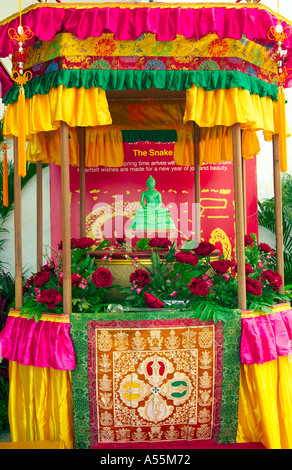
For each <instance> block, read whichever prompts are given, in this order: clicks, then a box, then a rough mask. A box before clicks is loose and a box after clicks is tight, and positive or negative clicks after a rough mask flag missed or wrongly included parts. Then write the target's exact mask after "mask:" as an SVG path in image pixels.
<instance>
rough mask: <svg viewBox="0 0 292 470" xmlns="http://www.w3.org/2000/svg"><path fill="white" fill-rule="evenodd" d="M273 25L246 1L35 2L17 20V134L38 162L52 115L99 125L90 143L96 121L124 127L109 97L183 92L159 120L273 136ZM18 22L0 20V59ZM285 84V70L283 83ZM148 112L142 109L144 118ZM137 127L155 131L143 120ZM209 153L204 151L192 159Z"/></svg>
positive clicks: (11, 124)
mask: <svg viewBox="0 0 292 470" xmlns="http://www.w3.org/2000/svg"><path fill="white" fill-rule="evenodd" d="M279 21H280V23H281V24H282V26H283V28H287V29H286V30H285V31H287V33H288V34H287V38H286V40H285V48H286V49H287V50H288V62H287V64H286V66H287V69H288V71H289V67H290V66H291V69H292V63H291V61H292V57H291V54H290V52H291V48H292V36H289V33H290V25H291V22H289V21H288V20H286V19H284V18H283V17H279ZM277 23H278V15H277V14H276V13H275V12H273V11H272V10H270V9H269V8H267V7H266V6H264V5H262V4H250V3H249V4H238V3H232V4H227V3H222V4H217V3H216V4H212V3H210V4H208V3H207V4H206V3H193V4H192V3H190V4H183V5H179V4H173V3H172V4H167V3H151V4H148V3H147V4H145V3H110V4H102V3H88V4H76V3H74V4H53V3H49V4H47V3H46V4H44V3H41V4H40V3H38V4H36V5H32V6H30V7H28V8H26V9H25V10H24V11H23V12H22V25H23V26H27V27H29V28H30V29H31V30H32V32H33V34H34V36H33V38H32V39H31V40H28V41H27V42H26V46H28V48H27V60H26V63H25V66H24V69H25V70H28V71H30V72H32V77H33V78H32V79H31V80H30V81H29V82H28V83H27V84H26V85H25V97H26V111H27V112H26V135H27V138H28V139H29V140H31V143H32V145H31V147H30V149H29V158H31V160H32V161H36V160H38V159H42V160H44V161H47V159H48V151H46V150H44V145H45V140H44V139H46V138H47V136H44V135H43V134H42V133H44V132H46V133H47V132H55V131H56V130H57V129H58V128H59V125H60V121H65V122H66V123H67V124H68V125H69V126H70V127H71V128H75V127H80V126H82V127H90V128H93V129H94V132H95V134H96V133H97V134H101V132H103V137H102V138H101V140H100V142H102V141H104V139H105V134H104V131H105V126H110V129H112V130H113V131H116V130H117V129H118V130H119V132H121V130H127V129H129V125H130V127H131V126H132V123H130V124H129V119H126V121H127V122H128V127H127V125H126V126H125V122H126V121H122V122H120V121H119V119H118V118H116V120H115V119H113V115H114V114H115V115H116V116H119V115H123V116H125V112H127V110H125V109H123V110H121V111H118V112H117V113H114V112H113V106H112V107H111V106H110V104H109V100H110V99H113V98H116V97H117V96H118V97H119V98H121V97H122V98H123V99H129V98H133V97H134V98H135V99H140V100H141V99H142V98H145V96H146V97H147V98H151V99H153V98H159V99H161V98H163V99H166V98H169V97H171V98H172V99H173V98H176V99H183V100H184V101H185V106H184V108H183V110H182V112H181V114H180V116H179V119H178V120H177V121H176V122H173V121H171V120H170V121H169V123H168V128H169V129H176V130H177V132H179V130H180V129H186V130H187V129H189V127H188V123H190V122H191V121H194V122H196V123H197V124H198V125H199V127H200V128H201V129H202V132H201V137H202V136H203V135H207V134H206V133H204V128H209V129H210V128H216V127H218V126H219V127H220V126H221V127H222V126H223V127H230V126H232V125H233V124H235V123H240V125H241V128H242V129H243V130H244V131H247V132H249V136H250V135H251V134H250V132H252V133H255V132H256V131H258V130H263V131H264V133H265V136H266V138H267V139H270V138H271V136H272V135H273V134H276V133H279V123H280V122H281V121H280V118H279V109H278V106H277V100H278V80H277V65H276V63H275V62H273V61H271V59H270V55H269V51H270V50H271V49H272V47H273V46H274V45H275V40H273V37H272V36H271V35H270V34H269V31H270V28H271V27H275V26H276V25H277ZM18 25H19V14H16V15H13V16H12V17H10V18H8V19H6V20H4V21H2V22H1V23H0V57H6V56H7V55H8V54H11V53H12V52H13V47H14V43H13V42H12V40H11V39H10V37H9V34H8V31H9V29H10V28H14V29H17V27H18ZM15 60H16V61H17V59H15ZM291 83H292V81H291V79H290V78H289V74H288V75H287V78H286V81H285V83H284V85H285V87H288V86H290V85H291ZM133 92H136V95H133ZM115 93H116V94H117V93H120V95H115ZM145 93H148V95H145ZM169 93H171V94H170V95H169ZM18 94H19V87H18V86H17V85H14V86H13V87H12V88H11V89H10V90H9V91H8V93H7V94H6V96H5V97H4V100H3V101H4V103H5V104H6V105H7V112H6V116H5V120H4V129H3V132H4V134H5V135H7V136H8V137H11V136H18V119H17V113H18V102H17V100H18ZM166 94H168V95H166ZM121 106H124V108H125V105H121ZM139 106H140V108H139ZM155 106H156V105H155ZM142 107H143V106H142V103H137V104H136V108H135V110H136V112H135V113H134V114H133V116H135V119H134V123H135V122H138V123H139V122H141V121H142V116H143V112H144V111H143V109H142ZM138 109H139V110H140V115H137V110H138ZM129 115H130V113H129V112H128V116H129ZM144 115H145V113H144ZM152 115H153V114H152V111H150V114H148V117H149V116H152ZM145 124H147V125H148V128H150V129H151V128H152V129H157V127H155V126H151V122H150V123H147V120H145ZM164 124H165V123H164ZM100 126H103V130H102V131H101V130H100ZM183 126H185V127H183ZM144 128H145V127H144ZM164 128H167V125H166V126H165V127H164ZM110 132H111V130H109V131H108V133H107V135H109V134H110ZM190 132H191V131H190ZM284 132H285V130H284ZM38 134H42V135H39V136H38ZM285 134H286V135H288V131H287V132H286V133H285ZM208 135H209V134H208ZM218 135H222V132H221V131H220V132H219V133H218V132H217V131H216V132H215V134H213V138H214V139H218ZM37 136H38V137H37ZM99 137H100V135H99ZM109 140H111V141H113V140H114V141H115V142H117V140H119V142H121V137H120V135H119V137H118V134H116V135H115V137H113V135H112V136H110V137H109ZM178 140H180V138H179V136H178ZM245 141H247V139H245ZM251 141H252V142H253V143H254V145H252V146H249V147H250V148H249V149H247V151H246V155H247V157H248V158H249V157H250V156H251V155H253V154H256V153H258V142H257V141H256V138H255V136H254V135H253V136H252V139H251ZM72 142H73V140H72ZM102 145H103V144H102ZM228 145H229V144H228ZM228 145H227V147H228ZM182 152H183V150H182ZM181 155H182V153H181ZM72 158H73V157H72ZM212 158H213V157H211V159H212ZM214 158H215V157H214ZM209 159H210V156H208V155H206V158H203V159H202V162H203V161H210V160H209ZM75 160H76V159H75ZM75 160H74V161H75ZM179 160H180V161H181V157H180V158H179ZM72 161H73V160H72ZM121 161H122V158H121ZM91 164H92V163H91ZM93 164H94V165H95V164H96V162H94V163H93ZM110 164H112V162H111V163H110ZM188 164H189V163H188Z"/></svg>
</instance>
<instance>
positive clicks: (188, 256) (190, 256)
mask: <svg viewBox="0 0 292 470" xmlns="http://www.w3.org/2000/svg"><path fill="white" fill-rule="evenodd" d="M175 260H176V261H177V262H178V263H189V264H192V265H194V266H197V264H198V262H199V258H198V257H197V255H195V254H194V253H192V252H191V251H178V252H177V253H176V254H175Z"/></svg>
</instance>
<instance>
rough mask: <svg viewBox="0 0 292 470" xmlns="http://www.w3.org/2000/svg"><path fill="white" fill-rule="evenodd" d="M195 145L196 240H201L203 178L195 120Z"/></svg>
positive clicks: (197, 127) (198, 133)
mask: <svg viewBox="0 0 292 470" xmlns="http://www.w3.org/2000/svg"><path fill="white" fill-rule="evenodd" d="M194 145H195V204H196V205H195V219H196V220H195V233H196V241H197V242H200V241H201V179H200V128H199V126H198V124H196V123H195V122H194Z"/></svg>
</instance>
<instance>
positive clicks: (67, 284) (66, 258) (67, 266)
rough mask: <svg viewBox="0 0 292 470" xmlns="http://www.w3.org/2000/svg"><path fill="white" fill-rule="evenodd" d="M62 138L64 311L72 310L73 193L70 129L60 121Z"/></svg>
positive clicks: (65, 312) (69, 312)
mask: <svg viewBox="0 0 292 470" xmlns="http://www.w3.org/2000/svg"><path fill="white" fill-rule="evenodd" d="M60 138H61V188H62V191H61V194H62V244H63V250H62V251H63V313H64V314H71V312H72V290H71V289H72V282H71V217H70V211H71V195H70V173H69V129H68V124H67V123H65V122H62V121H61V122H60Z"/></svg>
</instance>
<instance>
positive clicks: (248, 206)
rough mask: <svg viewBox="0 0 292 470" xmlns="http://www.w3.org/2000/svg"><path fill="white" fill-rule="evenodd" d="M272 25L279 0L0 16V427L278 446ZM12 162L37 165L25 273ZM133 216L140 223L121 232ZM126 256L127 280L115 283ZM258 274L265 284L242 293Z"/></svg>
mask: <svg viewBox="0 0 292 470" xmlns="http://www.w3.org/2000/svg"><path fill="white" fill-rule="evenodd" d="M290 34H291V24H290V22H289V21H288V20H286V19H285V18H283V17H282V16H281V15H280V14H279V12H278V13H276V12H273V11H271V10H270V9H269V8H267V7H266V6H265V5H263V4H261V3H251V2H249V3H224V4H212V3H204V5H203V4H200V3H189V4H183V5H178V4H167V3H157V4H156V3H149V4H148V3H110V4H102V3H87V4H78V3H76V4H74V3H72V4H70V3H66V4H62V3H38V4H35V5H32V6H30V7H28V8H26V9H25V10H24V11H20V13H19V12H16V13H15V15H14V16H12V17H10V18H8V19H6V20H4V21H2V22H1V23H0V55H1V57H8V56H9V55H10V54H12V62H13V71H12V78H13V80H14V81H15V84H14V85H13V86H12V87H11V88H10V89H9V90H8V91H7V93H6V94H5V96H4V98H3V102H4V104H5V106H6V108H5V115H4V121H3V136H4V139H8V140H9V139H12V140H13V142H14V165H15V177H14V191H15V195H14V197H15V199H14V200H15V294H16V301H15V307H14V308H13V309H12V310H11V311H10V313H9V315H8V318H7V321H6V325H5V328H4V330H3V331H2V332H1V333H0V356H2V357H5V358H7V359H8V360H9V380H10V393H9V421H10V431H11V440H12V443H10V444H6V446H15V447H17V446H18V447H21V446H22V447H27V448H28V447H32V448H35V447H41V448H65V449H73V448H76V449H90V448H91V449H114V448H126V449H139V448H147V449H148V450H149V449H158V448H161V449H175V448H178V449H196V448H225V447H228V448H267V449H285V448H292V423H291V415H292V398H291V389H292V387H291V385H292V363H291V359H290V357H291V356H290V355H291V349H292V346H291V345H292V343H291V340H292V311H291V307H290V301H289V299H288V298H287V297H285V293H284V263H283V237H282V235H283V234H282V206H281V172H286V171H287V149H286V137H288V136H289V129H288V126H287V123H286V117H285V94H284V88H285V87H288V86H289V85H290V82H289V74H288V71H289V66H290V68H291V64H290V62H291V60H292V59H291V40H292V39H291V38H292V36H290ZM258 132H262V133H263V135H264V138H265V140H266V141H270V142H271V146H272V151H273V174H274V189H275V217H276V232H277V233H276V255H277V266H276V268H273V269H272V268H269V267H266V268H264V267H263V266H264V265H263V263H264V262H266V261H267V263H269V262H270V261H269V260H270V258H271V257H273V256H274V255H275V253H274V252H273V250H272V249H270V247H268V248H267V245H266V244H258V243H257V237H256V235H257V220H256V218H255V217H254V213H256V208H257V207H256V206H257V195H256V163H255V161H256V156H257V155H259V153H260V148H259V141H258ZM4 153H5V152H4ZM4 157H5V158H7V155H4ZM258 158H264V157H261V156H259V157H258ZM4 160H5V159H4V158H3V165H4V164H5V161H4ZM26 162H34V163H35V164H36V166H37V214H38V216H37V249H36V256H37V266H38V273H36V274H35V275H34V276H33V277H32V278H30V279H29V280H28V281H26V283H25V285H24V286H23V280H22V249H23V247H22V221H21V178H22V177H23V176H25V173H26ZM45 163H49V164H50V177H51V224H52V247H53V251H52V258H51V259H50V260H49V261H48V263H47V264H45V261H44V253H43V240H42V221H43V211H42V165H43V164H45ZM223 168H226V170H224V169H223ZM211 170H212V171H211ZM215 174H216V176H214V175H215ZM212 175H213V176H212ZM212 178H213V179H212ZM153 180H154V183H153ZM4 183H5V181H4ZM155 183H156V190H155V189H154V184H155ZM146 186H147V187H146ZM159 193H160V196H161V197H160V198H159V196H158V194H159ZM118 195H119V196H120V197H122V200H121V199H118ZM4 196H5V197H7V194H5V185H4V186H3V202H4V203H5V198H4ZM113 198H115V201H114V207H113ZM6 201H7V199H6ZM144 201H146V202H145V203H144ZM95 205H96V206H95ZM144 205H145V207H144ZM174 205H176V207H179V209H180V211H179V212H178V213H176V212H175V211H174V210H173V207H172V206H174ZM190 207H191V208H192V209H191V212H188V213H187V216H186V224H185V226H183V221H184V213H185V212H184V209H185V210H186V211H188V210H189V208H190ZM198 208H199V209H198ZM107 210H109V212H110V215H109V216H107V212H106V211H107ZM224 210H225V212H224ZM208 211H209V212H208ZM145 214H147V217H146V215H145ZM149 214H150V215H149ZM148 215H149V217H148ZM160 215H161V217H162V215H163V217H164V219H163V220H164V221H166V222H165V225H164V229H165V232H164V234H163V237H162V236H161V233H158V234H157V232H159V230H160V229H161V226H160V222H159V221H158V220H159V217H160ZM145 220H147V223H149V226H150V228H151V230H152V231H153V233H152V232H151V233H152V235H150V236H149V237H148V238H147V237H141V234H140V237H139V236H138V235H137V232H135V230H136V231H137V230H138V229H140V228H141V226H142V228H143V230H144V228H145V226H143V223H144V221H145ZM113 221H114V223H115V225H114V227H113V226H112V225H108V224H112V223H113ZM149 221H150V222H149ZM151 224H152V225H151ZM220 224H221V225H220ZM224 224H225V225H224ZM121 227H122V228H121ZM59 228H60V229H59ZM108 228H109V232H107V231H106V230H107V229H108ZM124 229H125V230H124ZM173 230H174V233H172V231H173ZM254 234H255V235H254ZM144 235H145V231H144ZM146 235H149V233H148V232H147V233H146ZM135 236H136V238H137V239H138V242H137V245H135V246H134V238H135ZM124 237H125V240H122V241H121V240H120V238H121V239H123V238H124ZM161 239H162V240H164V244H162V245H159V243H160V242H159V240H161ZM90 240H91V242H90ZM60 241H62V243H61V244H60ZM168 242H169V243H168ZM143 243H144V245H143ZM155 243H156V244H155ZM161 246H162V247H163V249H161V250H160V248H161ZM137 247H138V249H137ZM210 247H211V249H210V250H209V248H210ZM143 248H144V249H143ZM146 248H147V250H146ZM203 248H204V249H205V251H204V250H203ZM206 248H208V250H209V251H206ZM24 249H25V247H24ZM147 253H148V254H147ZM149 253H150V254H149ZM252 255H253V262H254V263H255V264H254V265H249V264H248V263H249V262H250V263H251V259H252V258H251V256H252ZM264 255H266V257H265V260H264ZM32 256H33V254H32ZM255 258H256V262H255ZM58 263H59V264H58ZM143 263H144V264H143ZM216 263H217V264H216ZM167 264H169V265H171V269H170V271H169V272H168V271H167V278H165V273H166V269H167ZM247 265H248V269H249V271H248V270H247ZM76 266H78V267H76ZM222 266H224V269H223V268H222ZM226 266H227V268H226ZM267 266H269V264H267ZM182 267H183V268H182ZM114 268H116V272H115V273H114ZM126 268H130V272H128V273H127V275H126V281H127V282H125V283H124V285H123V286H122V287H121V286H120V287H121V289H120V293H122V294H124V295H125V292H127V294H126V295H128V297H126V298H125V297H123V298H122V300H120V298H119V300H116V299H117V297H115V296H114V293H113V292H114V291H113V290H112V288H115V289H116V290H119V289H118V287H119V286H117V285H121V284H122V280H123V279H122V278H123V276H125V270H126ZM225 268H226V269H225ZM89 269H92V271H91V275H90V277H87V278H86V276H85V274H82V273H85V272H89V271H88V270H89ZM220 269H221V271H220ZM274 269H276V271H275V270H274ZM155 270H156V271H155ZM155 272H156V273H157V272H158V275H156V277H155V276H154V274H153V273H155ZM212 273H213V274H212ZM257 273H258V274H259V275H258V277H256V276H257ZM271 273H273V274H272V277H271ZM81 274H82V275H81ZM268 274H269V275H270V277H268ZM212 276H213V277H212ZM164 278H165V279H166V281H165V285H164V287H163V288H161V289H162V290H161V292H162V291H163V289H164V290H165V292H166V287H167V286H170V285H171V284H172V283H175V282H179V281H177V279H182V282H181V283H177V284H173V285H174V286H176V287H173V288H172V290H169V291H168V297H167V298H166V297H163V296H162V294H160V293H159V292H160V291H159V287H158V286H160V284H159V283H158V281H161V279H164ZM259 279H261V281H260V280H259ZM264 281H265V282H264ZM156 282H157V283H156ZM127 283H128V284H127ZM131 283H132V284H131ZM114 284H115V285H114ZM218 286H219V287H218ZM234 286H235V287H234ZM227 288H228V289H229V290H228V295H227V290H226V289H227ZM94 289H95V290H94ZM216 289H217V290H216ZM224 289H225V290H224ZM232 289H233V290H232ZM234 289H235V290H234ZM256 289H258V290H256ZM267 291H268V292H269V293H270V294H269V302H270V303H269V304H267V303H265V304H264V303H262V304H260V302H259V301H258V303H256V301H257V300H258V299H264V292H267ZM28 293H29V294H28ZM77 293H79V294H78V295H77ZM101 293H102V294H104V296H103V297H102V294H101ZM30 296H31V297H30ZM107 296H108V297H107ZM79 297H80V298H79ZM174 297H175V299H174ZM271 297H272V304H271ZM141 298H142V300H141ZM123 299H125V302H124V300H123ZM174 300H177V301H176V302H174ZM131 302H132V303H131ZM135 302H136V303H135ZM208 302H209V303H208ZM224 302H225V303H224ZM228 302H230V305H229V304H228ZM226 303H227V304H226ZM2 446H3V445H2ZM4 446H5V444H4Z"/></svg>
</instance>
